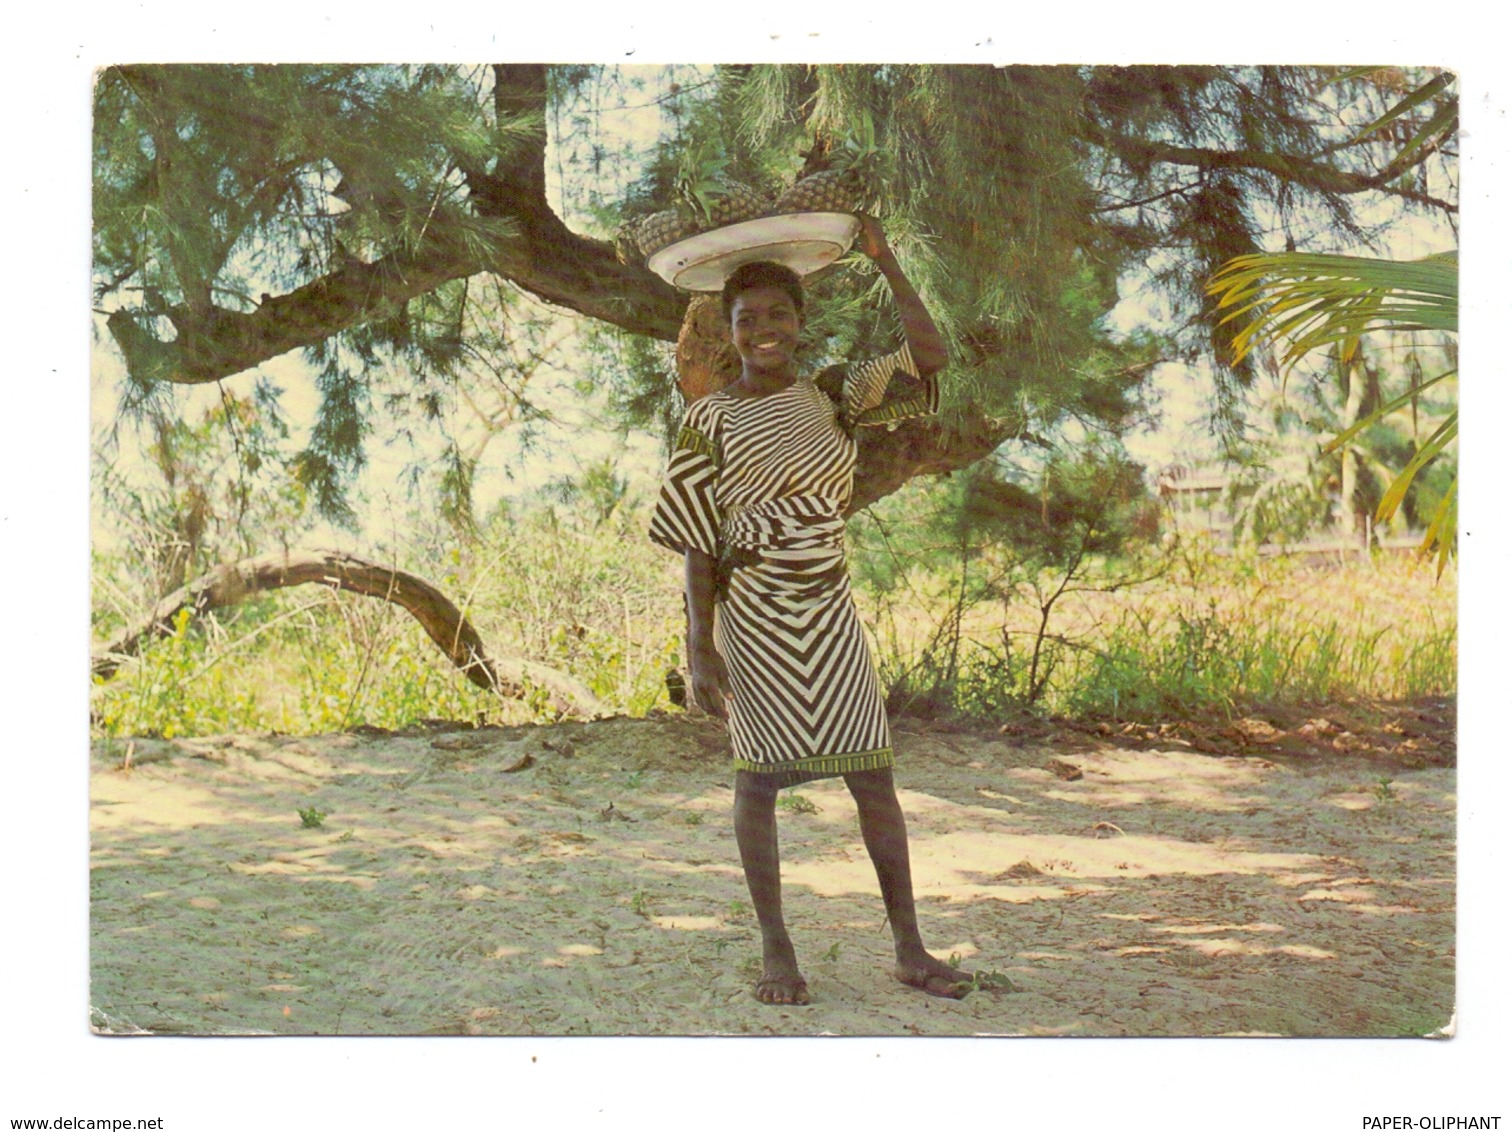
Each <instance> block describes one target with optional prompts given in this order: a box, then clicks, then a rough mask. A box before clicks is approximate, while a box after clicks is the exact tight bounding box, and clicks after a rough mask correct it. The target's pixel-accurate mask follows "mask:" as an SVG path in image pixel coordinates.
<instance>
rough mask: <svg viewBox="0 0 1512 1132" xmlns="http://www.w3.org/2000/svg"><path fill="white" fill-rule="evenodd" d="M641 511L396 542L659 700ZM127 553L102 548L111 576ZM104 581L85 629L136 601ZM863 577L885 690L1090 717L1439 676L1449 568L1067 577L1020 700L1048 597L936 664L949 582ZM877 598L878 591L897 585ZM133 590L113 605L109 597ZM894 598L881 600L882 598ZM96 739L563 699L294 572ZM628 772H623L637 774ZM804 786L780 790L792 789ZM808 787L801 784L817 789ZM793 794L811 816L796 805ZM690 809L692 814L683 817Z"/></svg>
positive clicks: (512, 617) (1388, 563)
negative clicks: (1031, 686)
mask: <svg viewBox="0 0 1512 1132" xmlns="http://www.w3.org/2000/svg"><path fill="white" fill-rule="evenodd" d="M644 519H645V516H644V514H641V513H634V512H631V513H628V514H626V515H625V516H622V517H616V518H614V519H612V520H611V521H609V522H607V523H600V524H595V523H593V522H591V521H589V520H587V519H586V518H576V519H574V518H573V517H572V516H570V515H568V516H565V517H564V516H562V515H558V514H556V513H554V512H542V513H538V514H534V515H529V516H526V517H524V518H517V519H513V520H507V521H501V522H500V523H498V524H496V525H495V526H494V527H493V528H491V529H490V530H489V531H488V532H487V534H486V535H485V537H483V538H482V539H481V540H480V541H478V542H477V543H475V544H471V545H464V546H447V547H436V546H431V547H425V546H419V545H417V546H412V547H410V548H409V549H408V550H407V551H405V552H403V553H397V554H394V555H393V557H394V559H395V560H396V561H397V562H398V563H399V564H400V565H401V566H402V567H404V568H406V569H410V570H412V571H414V572H416V573H418V574H420V575H421V576H422V577H425V578H427V579H428V580H430V581H432V582H433V583H434V584H436V585H437V586H439V587H440V588H441V589H442V590H443V592H445V593H446V594H447V595H448V596H450V597H451V598H452V600H454V601H456V602H457V603H458V604H459V605H460V606H462V607H463V608H464V609H465V610H466V611H467V613H468V616H469V617H470V618H471V619H472V620H473V623H474V624H475V626H476V627H477V628H478V630H479V632H480V633H481V634H482V636H483V639H484V641H485V642H486V643H487V646H488V648H489V651H490V653H492V654H493V655H495V656H515V657H521V658H524V659H527V660H530V661H533V662H536V663H540V664H545V665H548V666H550V667H552V668H555V669H557V670H558V671H561V672H564V673H566V674H568V675H570V676H572V677H574V678H576V679H577V680H579V681H581V682H582V683H584V684H586V685H587V686H588V687H589V688H590V690H592V691H593V693H594V694H595V695H597V696H598V697H600V698H601V699H602V700H603V701H604V702H605V703H606V704H607V705H608V706H609V708H610V709H611V710H613V711H617V712H622V713H624V714H627V715H631V716H642V715H645V714H646V713H647V712H649V711H651V710H653V709H668V708H670V706H671V705H670V704H669V702H668V700H667V693H666V688H665V675H666V672H667V671H668V670H669V669H672V668H674V667H676V666H677V665H678V664H680V663H681V660H682V632H683V621H682V610H681V583H682V571H681V566H680V563H679V562H678V561H677V560H676V558H675V557H674V556H672V555H670V554H667V553H666V552H664V551H661V550H659V549H658V548H656V547H654V546H652V545H651V544H650V543H649V542H648V541H647V540H646V539H645V538H644V537H643V532H644V525H645V524H644ZM129 568H130V563H129V562H113V561H103V560H102V561H97V562H96V564H95V569H96V570H97V571H98V572H100V574H101V576H102V577H105V576H107V575H108V576H109V577H111V578H120V577H121V576H123V574H124V573H125V572H126V571H127V570H128V569H129ZM125 589H126V587H124V586H121V585H117V584H114V583H112V585H111V586H109V587H106V586H101V587H99V589H98V591H97V598H96V600H97V603H99V604H100V606H101V607H100V608H98V609H97V610H96V611H95V622H96V625H97V626H98V628H97V633H98V634H100V635H101V636H104V635H108V627H114V626H118V625H119V624H121V623H122V622H123V621H125V620H131V619H134V618H135V617H136V616H139V615H140V611H139V610H129V609H124V608H116V607H113V606H109V605H108V599H107V598H106V597H104V596H103V595H104V594H105V592H106V591H107V590H109V591H110V592H114V593H121V592H124V590H125ZM900 592H903V591H901V590H899V589H898V588H897V587H896V586H894V587H893V588H892V590H891V592H890V594H888V595H878V594H876V593H871V592H868V591H867V590H866V589H865V588H864V587H862V586H859V585H858V598H859V601H860V605H861V609H862V615H863V620H865V621H867V623H868V624H869V625H871V626H873V627H874V628H876V629H878V630H879V631H878V632H877V634H876V635H877V645H878V647H877V655H878V660H879V662H880V668H881V671H882V676H883V680H884V684H886V685H887V686H889V687H891V688H892V689H893V690H894V692H895V693H901V694H899V695H896V696H895V697H894V700H895V703H898V702H903V701H907V700H909V699H910V698H912V699H913V700H914V701H915V707H916V708H917V706H918V704H919V703H920V702H925V703H928V704H930V705H932V706H933V707H935V708H936V709H937V710H943V711H947V712H951V713H956V714H960V715H964V716H966V717H969V718H975V719H979V720H983V721H989V722H990V721H998V720H1002V719H1004V718H1006V717H1010V716H1012V715H1015V714H1017V713H1019V712H1021V711H1023V710H1025V709H1029V710H1032V711H1035V712H1037V713H1041V714H1050V715H1058V716H1064V717H1070V718H1082V719H1090V718H1097V719H1120V720H1152V719H1156V718H1172V717H1180V716H1185V715H1194V714H1205V713H1211V712H1215V711H1216V712H1235V711H1239V710H1242V709H1243V708H1244V706H1245V705H1247V704H1257V703H1298V704H1304V703H1305V704H1311V703H1322V702H1326V701H1329V700H1335V699H1340V698H1368V699H1380V700H1402V699H1409V698H1415V697H1420V696H1433V695H1452V694H1453V692H1454V689H1455V677H1456V671H1455V669H1456V664H1457V659H1458V652H1457V642H1456V629H1457V625H1456V609H1455V600H1456V586H1455V571H1454V569H1453V567H1452V566H1451V568H1450V569H1449V570H1448V571H1447V572H1446V574H1445V575H1444V577H1443V579H1442V580H1440V581H1438V582H1435V580H1434V576H1433V570H1432V568H1431V567H1414V565H1413V563H1412V562H1411V561H1410V560H1403V559H1380V560H1377V561H1375V562H1369V561H1366V562H1358V561H1355V562H1351V563H1348V564H1345V565H1334V566H1331V567H1315V568H1308V567H1304V566H1302V565H1299V564H1297V563H1295V562H1291V561H1287V560H1271V559H1253V558H1252V559H1239V558H1218V557H1213V556H1202V555H1188V556H1186V557H1184V558H1183V559H1182V560H1181V561H1180V563H1179V564H1178V566H1177V568H1175V569H1173V570H1172V571H1171V572H1169V573H1168V574H1167V575H1166V576H1165V577H1163V578H1161V579H1159V580H1157V581H1154V582H1150V583H1148V584H1144V585H1139V586H1133V587H1128V588H1124V589H1119V590H1117V591H1116V592H1098V591H1097V590H1096V588H1095V586H1092V587H1088V588H1086V589H1084V590H1082V591H1081V592H1077V593H1075V594H1071V595H1068V596H1066V597H1065V598H1064V599H1063V600H1062V601H1061V602H1060V603H1059V604H1058V605H1057V606H1056V607H1055V609H1054V611H1053V613H1052V616H1051V618H1050V623H1049V626H1048V630H1049V635H1048V636H1046V637H1044V638H1042V639H1041V640H1040V642H1039V643H1040V656H1039V660H1038V664H1039V672H1040V674H1041V675H1043V674H1044V673H1045V672H1046V671H1047V670H1048V672H1049V678H1048V680H1047V681H1046V682H1045V684H1044V686H1043V688H1042V689H1041V694H1040V695H1039V696H1038V697H1037V698H1035V699H1034V700H1033V702H1031V698H1030V696H1029V695H1028V692H1027V689H1028V680H1027V673H1028V671H1029V658H1030V655H1031V650H1032V648H1033V646H1034V641H1035V631H1036V628H1037V625H1038V610H1037V609H1036V608H1035V606H1034V604H1033V602H1032V601H1030V600H1028V599H1027V597H1026V595H1025V594H1023V593H1021V594H1019V596H1018V597H1016V598H1012V599H1010V600H1007V601H1004V600H1001V595H999V596H998V597H997V598H994V599H993V600H990V601H989V600H983V601H980V602H978V603H975V604H971V605H968V606H967V607H966V608H964V609H963V610H961V616H960V623H961V627H962V630H961V643H960V648H959V650H958V653H957V654H956V656H955V657H954V658H953V661H952V667H951V669H950V670H949V671H948V672H947V671H945V670H944V669H943V668H942V666H941V665H942V662H941V660H940V656H939V649H938V647H936V648H935V649H934V650H933V651H931V648H930V643H931V640H932V639H934V638H935V633H936V630H937V629H938V627H939V626H941V625H942V624H946V623H947V621H948V619H950V618H952V617H953V613H954V611H953V607H952V605H951V596H950V595H952V594H953V593H958V592H959V590H958V589H956V588H953V586H952V584H950V579H948V578H943V577H941V578H933V577H930V576H923V577H919V578H916V579H913V581H912V583H911V584H910V586H909V587H908V590H907V592H908V593H909V594H910V595H911V596H910V597H909V599H908V601H907V602H900V601H899V598H898V595H899V593H900ZM887 602H891V605H887V604H886V603H887ZM123 604H124V603H123ZM884 607H885V608H886V610H887V616H886V617H881V616H879V609H883V608H884ZM91 709H92V716H93V724H94V732H95V735H96V736H97V737H100V738H110V737H130V736H140V735H157V736H162V737H165V738H172V737H175V736H193V735H206V734H224V733H229V732H254V733H257V732H260V733H266V732H275V731H276V732H282V733H285V734H318V733H324V732H332V731H338V730H342V729H349V728H352V727H355V726H357V725H359V724H365V725H369V726H377V727H385V728H393V729H397V728H402V727H405V726H408V725H410V724H413V723H415V722H416V721H419V720H423V719H435V718H441V719H450V720H466V721H469V722H491V723H521V722H532V721H550V720H552V719H554V718H556V715H555V712H554V710H553V709H552V708H551V707H550V706H549V705H548V704H547V703H546V699H545V696H544V694H543V693H540V692H537V693H534V694H531V695H529V696H527V697H526V698H525V699H523V700H503V701H501V700H499V699H498V698H497V697H494V696H493V695H491V694H489V693H486V692H484V691H483V690H481V689H479V688H477V687H475V686H474V685H472V684H470V683H469V682H468V681H467V680H465V679H464V678H463V677H462V676H461V675H460V673H458V672H457V670H456V669H455V668H454V667H453V666H452V665H451V664H450V663H449V662H448V661H447V660H446V659H445V658H444V657H443V656H442V655H441V654H440V652H439V651H438V650H437V649H436V647H435V645H434V644H433V643H432V642H431V641H430V640H429V639H428V638H427V637H426V636H425V635H424V633H423V632H422V631H421V629H420V627H419V626H418V625H417V624H416V623H415V622H414V621H413V620H412V619H411V618H410V617H409V616H408V615H407V614H405V613H404V612H403V611H401V610H398V609H396V608H394V607H392V606H389V605H386V604H385V603H383V602H380V601H376V600H374V599H371V598H362V597H356V596H352V595H349V594H341V593H336V592H332V591H329V590H325V589H321V588H317V587H313V586H305V587H301V588H299V589H297V590H289V591H282V592H277V593H272V594H266V595H260V596H258V597H257V598H256V599H254V600H253V601H249V602H247V603H245V604H244V605H242V606H240V607H237V608H235V609H230V610H224V611H221V613H219V614H217V615H216V616H215V617H213V618H207V619H205V620H203V621H199V622H191V621H190V620H189V618H188V616H187V615H184V616H182V617H181V618H180V620H179V622H178V624H177V625H176V626H175V631H174V632H173V634H172V635H171V636H169V637H166V638H164V639H162V640H159V641H156V642H154V643H152V644H151V645H149V646H148V647H146V648H145V649H144V650H143V652H142V654H141V656H140V657H138V658H137V659H136V660H133V661H129V662H127V663H125V664H124V665H123V666H122V667H121V669H120V671H119V673H118V674H117V675H116V676H115V678H114V679H112V680H109V681H102V682H97V683H96V686H95V687H94V689H93V693H92V698H91ZM640 781H641V779H640V776H639V774H638V773H631V774H630V775H629V776H628V778H627V779H626V785H627V787H628V788H631V789H634V788H636V787H637V786H639V785H640ZM805 802H807V799H804V798H803V797H802V796H801V795H798V794H791V795H786V796H785V800H784V802H783V803H782V804H783V805H784V807H785V808H789V809H794V810H798V809H800V808H802V807H803V804H804V803H805ZM809 804H810V805H812V803H809ZM804 812H808V811H807V810H804ZM690 820H691V819H690Z"/></svg>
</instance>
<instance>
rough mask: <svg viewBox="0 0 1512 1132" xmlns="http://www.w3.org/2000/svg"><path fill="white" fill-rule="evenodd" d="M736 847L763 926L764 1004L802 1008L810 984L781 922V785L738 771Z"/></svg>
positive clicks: (760, 991)
mask: <svg viewBox="0 0 1512 1132" xmlns="http://www.w3.org/2000/svg"><path fill="white" fill-rule="evenodd" d="M735 844H736V845H737V846H739V848H740V865H741V867H742V868H743V869H744V870H745V878H746V887H747V888H749V889H750V890H751V903H752V904H753V905H754V906H755V908H756V922H757V923H758V924H760V925H761V966H762V970H761V981H760V982H758V983H757V984H756V997H757V998H758V999H760V1000H761V1001H762V1002H769V1003H787V1004H792V1005H799V1006H801V1005H803V1004H804V1003H806V1002H808V1001H809V993H808V984H807V983H805V982H804V981H803V976H802V975H801V974H800V973H799V971H798V958H797V956H796V955H795V954H794V953H793V941H792V940H791V939H790V938H788V931H787V925H786V924H785V923H784V922H783V919H782V872H781V865H780V864H779V861H778V856H777V786H776V784H775V783H773V782H772V781H771V780H769V779H767V778H766V777H765V776H764V775H760V774H753V773H751V772H749V771H736V773H735Z"/></svg>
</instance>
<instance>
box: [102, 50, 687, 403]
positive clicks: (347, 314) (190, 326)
mask: <svg viewBox="0 0 1512 1132" xmlns="http://www.w3.org/2000/svg"><path fill="white" fill-rule="evenodd" d="M496 74H497V76H498V88H497V90H496V95H495V101H496V105H497V106H498V108H499V112H500V113H501V114H503V115H506V116H507V117H509V118H512V119H516V118H519V117H520V116H522V115H525V116H528V115H536V116H537V117H538V118H539V121H540V123H541V125H540V128H539V130H536V131H534V132H533V136H532V138H531V139H530V141H529V143H528V144H524V145H522V146H520V147H518V149H517V150H515V151H511V152H510V153H507V154H502V155H500V160H499V163H498V168H497V169H496V171H495V172H494V173H493V174H489V173H486V172H484V171H483V170H481V169H477V168H469V167H467V166H466V165H462V166H461V168H462V169H463V172H464V175H465V177H466V179H467V183H468V186H469V189H470V190H471V194H472V205H473V207H474V209H475V210H476V211H477V213H478V215H479V216H481V217H483V218H485V219H489V220H494V221H500V222H502V223H501V225H500V226H501V227H503V228H504V229H505V234H504V235H502V236H501V237H499V238H498V239H497V240H495V241H494V242H493V243H494V247H493V249H492V251H491V253H490V252H485V251H481V250H480V249H479V244H478V241H477V240H476V239H473V240H469V239H467V238H466V236H467V233H466V232H465V231H464V229H465V227H466V226H467V225H468V224H469V222H470V221H469V218H467V217H465V216H460V215H456V214H453V215H450V216H448V215H447V214H445V213H438V214H437V215H435V216H433V217H432V218H431V219H430V221H429V222H428V223H427V225H426V229H425V238H424V240H423V241H422V242H421V243H420V244H419V245H418V246H417V247H415V248H413V249H408V250H404V251H396V252H392V253H390V254H389V255H387V256H384V257H383V258H382V259H379V260H377V261H376V262H374V263H365V262H362V261H360V260H348V261H346V262H345V263H343V264H341V265H340V266H338V267H336V268H335V269H333V270H331V271H329V272H327V273H326V274H325V275H323V276H321V277H320V278H319V279H316V280H314V281H313V282H311V283H307V284H305V285H304V286H302V287H299V288H297V289H296V290H294V291H291V292H289V293H288V294H285V295H276V296H272V297H269V298H266V299H265V300H264V301H263V302H262V304H261V305H260V306H259V307H258V308H257V310H255V311H250V312H242V311H232V310H227V309H225V308H224V307H215V306H203V305H201V304H198V303H196V304H186V305H180V306H174V307H170V308H169V309H167V310H164V311H160V312H158V311H154V312H131V311H126V310H119V311H116V312H114V313H112V314H111V315H110V317H109V319H108V320H107V325H108V327H109V329H110V332H111V336H112V337H113V338H114V339H115V341H116V343H117V345H118V346H119V347H120V349H121V352H122V354H123V355H124V357H125V359H126V365H127V369H128V371H129V372H130V373H131V374H132V375H133V377H135V378H136V379H137V380H138V381H141V382H143V383H147V382H151V381H169V382H175V383H181V384H200V383H204V382H209V381H218V380H220V379H221V378H224V377H230V376H231V375H233V374H237V373H242V372H244V371H246V370H249V369H252V368H253V367H254V366H257V365H260V364H261V363H263V362H265V361H268V360H269V359H271V358H274V357H277V356H278V355H280V354H283V353H287V352H288V351H290V350H293V349H297V348H299V347H302V346H311V345H314V344H315V343H317V342H320V341H322V340H324V339H326V338H329V337H330V336H332V335H333V334H337V333H340V332H341V331H343V330H347V329H350V328H351V327H353V326H356V325H359V324H361V323H363V322H367V321H371V320H373V319H375V318H381V317H386V316H388V315H390V314H392V313H393V312H394V311H395V310H397V309H399V308H400V307H402V306H403V305H404V304H405V303H407V302H409V301H410V300H411V299H414V298H417V297H419V296H421V295H424V294H427V293H429V292H430V291H433V290H435V289H436V288H437V287H439V286H440V285H441V284H443V283H446V282H448V281H450V280H453V279H462V278H466V277H468V276H471V275H475V274H477V273H479V272H482V271H491V272H494V273H495V274H498V275H501V276H504V277H505V278H507V279H509V280H510V281H511V282H513V283H514V284H516V285H517V286H519V287H521V288H523V289H525V290H526V291H529V292H531V293H532V294H534V295H536V296H538V297H539V298H541V299H543V300H545V301H546V302H548V303H551V304H553V305H555V306H559V307H565V308H566V309H568V310H573V311H577V312H578V313H580V314H584V315H587V316H589V317H591V318H595V319H598V320H600V321H603V322H607V323H610V324H612V325H614V326H619V327H622V328H623V329H625V330H628V331H630V332H631V333H633V334H645V335H649V336H651V337H654V338H661V339H664V340H666V341H673V340H675V339H676V337H677V331H678V327H679V326H680V325H681V322H682V315H683V308H684V307H685V306H686V305H687V299H686V297H685V296H683V295H680V294H679V293H678V292H677V291H676V290H675V289H674V288H673V287H671V286H670V285H669V284H667V283H666V282H664V281H663V280H662V279H660V278H659V277H658V276H656V275H655V274H653V273H652V272H650V271H648V270H646V269H645V268H643V267H635V266H629V265H626V264H623V263H620V262H619V260H618V259H617V258H616V256H615V253H614V245H613V244H612V243H610V242H608V241H605V240H594V239H589V238H587V237H584V236H579V235H578V234H577V233H575V232H573V231H572V230H571V229H569V228H568V227H567V226H566V225H565V224H563V223H562V221H561V219H560V218H559V217H558V216H557V215H556V214H555V213H554V212H553V211H552V210H551V206H550V204H549V203H548V202H547V199H546V177H545V166H544V162H545V153H546V130H545V110H546V70H545V67H543V66H539V65H518V66H517V65H509V66H502V65H501V66H500V67H499V68H497V70H496ZM159 314H161V315H166V317H167V318H168V320H169V321H170V322H171V323H172V324H173V327H174V330H175V332H176V333H175V336H174V337H173V338H172V339H171V340H164V339H162V338H160V337H158V335H157V334H156V333H154V331H153V330H152V329H151V320H152V319H153V317H154V316H156V315H159Z"/></svg>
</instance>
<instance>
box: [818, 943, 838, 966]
mask: <svg viewBox="0 0 1512 1132" xmlns="http://www.w3.org/2000/svg"><path fill="white" fill-rule="evenodd" d="M819 958H820V959H823V960H826V961H828V962H830V963H837V962H839V960H840V945H839V944H838V943H832V944H830V945H829V950H828V951H826V952H825V953H824V954H823V955H821V956H819Z"/></svg>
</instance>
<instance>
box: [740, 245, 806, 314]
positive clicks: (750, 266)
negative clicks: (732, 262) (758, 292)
mask: <svg viewBox="0 0 1512 1132" xmlns="http://www.w3.org/2000/svg"><path fill="white" fill-rule="evenodd" d="M755 287H776V288H778V289H779V290H782V291H786V292H787V293H788V297H789V298H791V299H792V300H793V306H794V307H795V308H796V309H797V311H798V313H799V314H802V313H803V284H802V283H800V282H799V280H798V273H797V272H796V271H794V270H793V269H792V268H791V267H786V266H784V265H783V264H780V263H773V262H771V261H770V260H761V261H759V262H757V263H743V264H741V265H740V266H739V267H737V268H736V269H735V270H734V271H732V272H730V274H729V275H728V276H726V277H725V284H724V294H723V295H722V296H721V298H722V300H723V302H724V316H725V321H726V322H729V321H730V315H731V314H733V313H734V311H735V300H736V299H737V298H738V297H739V296H740V293H741V292H742V291H749V290H751V289H753V288H755Z"/></svg>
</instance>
